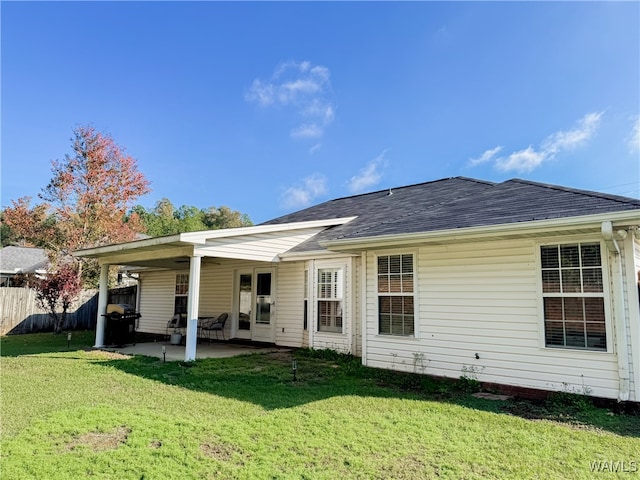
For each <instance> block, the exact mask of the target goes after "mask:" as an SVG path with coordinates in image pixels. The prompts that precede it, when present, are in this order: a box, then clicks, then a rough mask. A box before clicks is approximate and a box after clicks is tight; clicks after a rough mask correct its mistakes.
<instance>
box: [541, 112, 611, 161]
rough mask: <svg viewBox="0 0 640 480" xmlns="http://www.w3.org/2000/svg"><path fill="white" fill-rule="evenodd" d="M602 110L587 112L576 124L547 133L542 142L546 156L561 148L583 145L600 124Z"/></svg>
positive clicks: (566, 148) (571, 148) (568, 148)
mask: <svg viewBox="0 0 640 480" xmlns="http://www.w3.org/2000/svg"><path fill="white" fill-rule="evenodd" d="M600 117H602V112H599V113H588V114H587V115H585V116H584V117H582V118H581V119H580V120H579V121H578V125H577V126H576V127H575V128H574V129H573V130H569V131H566V132H563V131H559V132H556V133H554V134H552V135H549V136H548V137H547V139H546V140H545V141H544V142H543V143H542V147H543V150H544V151H545V152H547V155H548V156H552V155H555V154H556V153H557V152H560V151H562V150H573V149H575V148H578V147H581V146H583V145H584V144H585V143H587V141H589V139H591V137H593V134H594V133H595V132H596V130H597V129H598V127H599V126H600Z"/></svg>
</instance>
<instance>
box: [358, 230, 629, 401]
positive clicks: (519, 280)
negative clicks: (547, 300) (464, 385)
mask: <svg viewBox="0 0 640 480" xmlns="http://www.w3.org/2000/svg"><path fill="white" fill-rule="evenodd" d="M545 240H546V239H545ZM563 240H566V238H565V239H557V238H554V239H549V241H552V242H553V241H563ZM574 240H575V241H600V239H599V238H598V237H597V236H595V237H588V238H575V239H574ZM538 246H539V242H538V241H537V240H533V239H531V240H511V241H493V242H476V243H468V244H450V245H430V246H422V247H419V248H416V249H414V250H413V253H414V255H416V272H417V273H416V274H417V289H418V290H417V299H416V301H417V303H418V306H417V308H418V311H417V313H416V316H417V318H418V320H417V322H416V336H415V338H414V337H400V336H390V335H379V334H378V330H377V329H378V324H377V322H378V320H377V305H376V302H377V295H376V291H375V290H376V270H375V268H376V267H375V265H376V261H375V258H376V257H375V252H369V253H368V254H367V262H366V263H367V302H366V309H367V312H366V314H367V322H366V328H367V332H366V334H367V345H366V349H365V351H366V358H365V359H364V361H365V363H366V364H367V365H369V366H372V367H380V368H390V369H396V370H403V371H413V372H418V373H426V374H432V375H438V376H445V377H452V378H458V377H461V376H468V377H472V378H475V379H477V380H479V381H482V382H492V383H498V384H504V385H512V386H517V387H525V388H535V389H542V390H552V391H567V392H576V393H589V394H590V395H594V396H599V397H606V398H617V395H618V364H617V356H616V354H615V353H614V350H612V351H611V352H590V351H582V350H568V349H560V348H545V347H544V340H543V338H544V335H543V329H544V327H543V321H542V302H541V299H540V298H539V297H540V295H539V288H540V287H539V280H538V277H539V275H540V273H539V268H538V261H537V253H536V252H537V250H538V248H539V247H538ZM602 252H603V262H605V263H606V260H605V259H606V258H607V255H606V248H604V247H603V248H602ZM381 253H383V254H389V253H395V251H386V252H381ZM605 269H606V267H604V268H603V270H605ZM606 306H607V299H606V298H605V308H606ZM610 317H611V315H609V318H608V320H607V321H608V323H609V327H610V329H609V331H612V330H611V329H612V324H613V320H612V318H610ZM608 342H609V344H610V345H613V343H614V336H613V335H609V337H608ZM476 354H477V356H478V357H479V358H476Z"/></svg>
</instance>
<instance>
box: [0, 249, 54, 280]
mask: <svg viewBox="0 0 640 480" xmlns="http://www.w3.org/2000/svg"><path fill="white" fill-rule="evenodd" d="M48 266H49V258H48V257H47V254H46V252H45V251H44V250H43V249H42V248H31V247H15V246H8V247H4V248H2V249H0V287H13V286H15V283H16V280H17V278H16V277H22V276H23V275H25V274H30V273H34V274H39V275H42V274H44V273H46V272H47V268H48ZM17 283H19V286H22V284H23V282H22V281H21V280H20V281H19V282H17Z"/></svg>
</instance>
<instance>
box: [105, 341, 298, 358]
mask: <svg viewBox="0 0 640 480" xmlns="http://www.w3.org/2000/svg"><path fill="white" fill-rule="evenodd" d="M163 346H164V347H165V351H166V360H167V361H184V354H185V352H184V350H185V346H184V345H171V344H169V343H164V342H145V343H136V344H135V345H125V346H123V347H104V348H101V350H106V351H109V352H116V353H121V354H123V355H146V356H148V357H156V358H162V357H163V353H162V347H163ZM286 351H291V349H290V348H281V347H276V346H275V345H274V346H266V347H265V346H255V345H240V344H233V343H203V344H198V346H197V348H196V359H200V358H226V357H235V356H238V355H250V354H252V353H271V352H286Z"/></svg>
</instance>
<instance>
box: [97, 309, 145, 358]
mask: <svg viewBox="0 0 640 480" xmlns="http://www.w3.org/2000/svg"><path fill="white" fill-rule="evenodd" d="M103 317H105V320H106V325H105V344H106V345H116V346H118V347H121V346H123V345H125V344H133V345H135V343H136V323H137V322H138V319H139V318H140V317H141V315H140V314H139V313H136V311H135V308H134V307H133V305H127V304H125V303H110V304H108V305H107V310H106V313H105V314H104V315H103Z"/></svg>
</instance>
